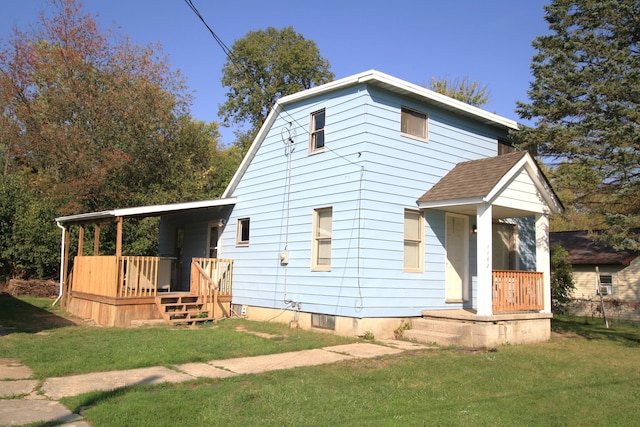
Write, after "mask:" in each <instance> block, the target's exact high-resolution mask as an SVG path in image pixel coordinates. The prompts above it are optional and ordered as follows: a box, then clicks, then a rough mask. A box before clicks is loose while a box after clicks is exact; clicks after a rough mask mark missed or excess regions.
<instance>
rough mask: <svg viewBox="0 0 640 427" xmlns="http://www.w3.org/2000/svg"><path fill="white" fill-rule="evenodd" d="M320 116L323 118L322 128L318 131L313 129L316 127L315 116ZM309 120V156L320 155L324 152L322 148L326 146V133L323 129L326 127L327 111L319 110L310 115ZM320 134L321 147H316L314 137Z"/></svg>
mask: <svg viewBox="0 0 640 427" xmlns="http://www.w3.org/2000/svg"><path fill="white" fill-rule="evenodd" d="M320 114H322V116H323V122H324V123H323V126H322V128H320V129H315V126H316V116H318V115H320ZM309 117H310V119H309V154H316V153H322V152H323V151H324V147H325V145H326V139H325V137H326V132H325V128H326V127H327V110H326V109H325V108H322V109H320V110H317V111H314V112H312V113H311V114H310V116H309ZM320 133H321V134H322V147H316V144H315V141H316V135H318V134H320Z"/></svg>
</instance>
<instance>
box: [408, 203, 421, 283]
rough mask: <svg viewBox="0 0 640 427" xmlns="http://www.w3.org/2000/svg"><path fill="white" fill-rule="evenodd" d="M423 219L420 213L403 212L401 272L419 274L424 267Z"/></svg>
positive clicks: (409, 210)
mask: <svg viewBox="0 0 640 427" xmlns="http://www.w3.org/2000/svg"><path fill="white" fill-rule="evenodd" d="M423 230H424V219H423V217H422V212H420V211H416V210H412V209H405V210H404V266H403V270H404V271H407V272H412V273H421V272H422V270H423V265H424V262H423V260H424V255H423V254H424V239H423V235H424V233H423Z"/></svg>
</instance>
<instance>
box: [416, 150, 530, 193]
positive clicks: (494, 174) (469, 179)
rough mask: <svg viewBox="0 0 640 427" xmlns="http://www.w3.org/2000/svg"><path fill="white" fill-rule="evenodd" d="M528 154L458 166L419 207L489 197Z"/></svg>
mask: <svg viewBox="0 0 640 427" xmlns="http://www.w3.org/2000/svg"><path fill="white" fill-rule="evenodd" d="M526 155H527V152H526V151H518V152H515V153H509V154H504V155H502V156H497V157H487V158H485V159H479V160H471V161H467V162H462V163H458V164H457V165H455V167H454V168H453V169H451V170H450V171H449V173H447V174H446V175H445V176H444V177H442V179H440V181H438V182H437V183H436V184H435V185H434V186H433V187H431V189H430V190H429V191H427V192H426V193H424V194H423V195H422V196H421V197H420V198H419V199H418V203H419V204H425V203H432V202H440V201H444V200H452V199H472V198H473V199H477V198H484V197H487V196H488V195H489V193H490V192H491V190H493V189H494V188H495V186H496V185H497V184H498V182H499V181H500V179H501V178H502V177H503V176H505V175H506V174H507V172H509V171H510V170H511V169H512V168H513V167H514V166H515V165H516V164H517V163H518V162H519V161H520V160H521V159H522V158H523V157H524V156H526Z"/></svg>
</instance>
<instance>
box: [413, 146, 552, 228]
mask: <svg viewBox="0 0 640 427" xmlns="http://www.w3.org/2000/svg"><path fill="white" fill-rule="evenodd" d="M523 172H524V173H525V174H526V180H527V181H528V184H530V185H532V186H533V188H534V190H535V194H528V193H526V192H525V191H522V190H523V189H524V187H522V183H516V181H517V180H518V179H520V180H522V177H521V174H522V173H523ZM508 189H511V190H513V192H514V194H519V197H520V198H522V199H523V203H515V202H516V200H514V199H510V200H509V202H510V203H505V201H506V200H504V199H500V197H501V196H502V195H503V194H505V191H506V190H508ZM512 197H513V196H512ZM485 203H490V204H492V205H493V216H494V217H497V218H516V217H520V216H527V215H531V213H533V212H542V213H559V212H561V211H562V210H563V206H562V203H561V202H560V200H559V199H558V197H557V196H556V194H555V193H554V192H553V189H552V188H551V186H550V185H549V182H548V181H547V179H546V177H545V176H544V174H543V173H542V171H541V170H540V168H539V167H538V165H537V164H536V163H535V161H534V160H533V158H532V157H531V155H530V154H529V153H528V152H527V151H518V152H514V153H509V154H504V155H500V156H496V157H488V158H484V159H479V160H471V161H467V162H462V163H458V164H457V165H456V166H455V167H454V168H453V169H451V171H449V173H447V174H446V175H445V176H444V177H442V179H440V181H438V182H437V183H436V184H435V185H434V186H433V187H431V189H429V190H428V191H427V192H426V193H424V194H423V195H422V196H421V197H420V198H419V199H418V200H417V204H418V206H419V207H420V208H422V209H440V210H446V211H450V212H456V213H461V214H465V215H475V214H476V206H477V205H479V204H485Z"/></svg>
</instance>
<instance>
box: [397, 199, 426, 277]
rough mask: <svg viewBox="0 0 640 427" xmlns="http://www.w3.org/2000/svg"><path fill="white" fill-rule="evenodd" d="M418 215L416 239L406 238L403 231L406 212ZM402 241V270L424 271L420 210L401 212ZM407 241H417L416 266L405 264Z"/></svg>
mask: <svg viewBox="0 0 640 427" xmlns="http://www.w3.org/2000/svg"><path fill="white" fill-rule="evenodd" d="M408 213H409V214H412V215H416V214H417V215H418V228H419V230H420V232H419V234H418V236H419V237H418V240H414V239H407V235H406V233H405V228H406V226H407V214H408ZM402 225H403V228H402V234H403V236H402V238H403V240H402V242H403V258H402V271H404V272H406V273H423V272H424V215H423V213H422V211H419V210H416V209H405V210H404V214H403V221H402ZM407 242H410V243H416V242H417V243H418V267H417V268H414V267H410V268H408V267H407V266H406V256H407Z"/></svg>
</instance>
